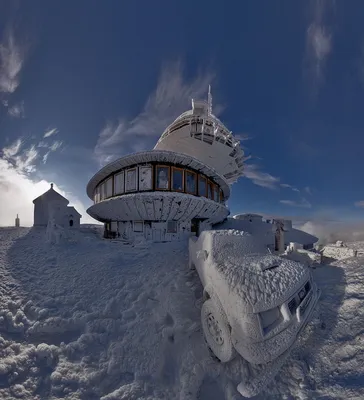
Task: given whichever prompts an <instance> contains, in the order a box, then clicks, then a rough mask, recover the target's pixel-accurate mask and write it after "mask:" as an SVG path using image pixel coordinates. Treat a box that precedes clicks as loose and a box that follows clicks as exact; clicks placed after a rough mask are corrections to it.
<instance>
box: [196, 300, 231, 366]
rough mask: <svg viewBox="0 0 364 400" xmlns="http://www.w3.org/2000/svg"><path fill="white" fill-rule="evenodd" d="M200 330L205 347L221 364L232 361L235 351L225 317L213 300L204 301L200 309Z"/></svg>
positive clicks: (219, 306)
mask: <svg viewBox="0 0 364 400" xmlns="http://www.w3.org/2000/svg"><path fill="white" fill-rule="evenodd" d="M201 323H202V330H203V334H204V336H205V340H206V342H207V345H208V346H209V348H210V349H211V351H212V352H213V353H214V354H215V356H216V357H217V358H218V359H219V360H220V361H221V362H223V363H226V362H228V361H230V360H232V359H233V358H234V356H235V349H234V346H233V344H232V342H231V335H230V329H229V324H228V320H227V317H226V315H225V312H224V310H223V309H222V307H221V305H220V304H217V302H216V301H214V300H213V299H208V300H206V301H205V302H204V303H203V305H202V309H201Z"/></svg>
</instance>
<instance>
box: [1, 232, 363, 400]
mask: <svg viewBox="0 0 364 400" xmlns="http://www.w3.org/2000/svg"><path fill="white" fill-rule="evenodd" d="M45 237H46V234H45V230H43V229H31V228H1V229H0V273H1V277H2V279H1V282H0V398H3V399H15V398H23V399H60V398H62V399H83V400H94V399H102V400H113V399H114V400H122V399H128V400H133V399H135V400H137V399H138V400H139V399H140V400H143V399H144V400H146V399H148V400H149V399H150V400H151V399H186V400H187V399H190V400H193V399H200V400H218V399H241V398H242V397H241V395H240V394H239V393H238V392H237V390H236V387H237V385H238V383H239V382H240V381H243V382H245V385H246V387H247V388H248V389H249V387H250V386H249V385H254V384H256V383H257V382H258V383H259V379H257V378H259V376H260V375H259V373H260V372H261V371H263V372H264V374H263V375H262V376H264V377H265V378H266V377H267V376H268V377H269V373H268V374H267V372H269V369H267V368H266V367H257V366H252V365H249V364H248V363H246V362H244V361H243V360H241V359H239V358H237V359H235V360H233V361H232V362H230V363H228V364H220V363H218V362H216V361H215V360H214V359H213V358H211V356H210V354H209V352H208V350H207V348H206V345H205V343H204V340H203V337H202V333H201V324H200V309H201V297H202V287H201V284H200V282H199V280H198V277H197V274H196V272H195V271H189V270H188V268H187V265H188V259H187V255H188V251H187V244H178V243H165V244H163V243H161V244H154V245H153V246H152V247H151V246H148V245H143V244H141V245H139V246H136V247H131V246H125V245H122V244H121V243H119V242H113V241H109V240H102V239H101V238H100V237H99V236H98V235H97V231H96V230H92V229H87V228H83V229H82V232H80V233H78V232H75V233H74V234H73V235H69V236H68V237H67V238H63V239H62V240H61V241H60V243H59V244H51V243H47V242H46V241H45ZM357 246H358V247H360V246H361V245H360V244H358V243H357ZM362 248H364V243H363V244H362ZM363 264H364V259H363V258H360V257H358V258H355V259H349V260H345V261H342V262H340V263H336V264H335V265H334V264H332V265H329V266H322V267H319V268H317V269H316V270H314V271H313V273H314V276H315V279H316V281H317V282H318V284H319V286H320V287H321V289H322V295H321V299H320V302H319V306H318V308H317V311H316V313H315V318H314V320H313V321H312V323H310V324H309V325H308V326H307V328H306V330H305V331H304V333H303V335H302V337H301V339H300V341H299V343H297V346H296V348H295V349H294V350H293V351H292V353H291V355H290V356H289V357H288V359H286V358H285V357H283V358H282V359H281V360H278V362H277V363H275V365H274V366H273V367H272V369H271V375H272V376H273V375H274V374H275V373H276V371H277V368H279V367H280V366H281V364H283V367H282V368H281V370H280V372H279V373H278V374H277V375H276V377H275V378H274V379H273V380H272V381H271V383H269V384H268V386H267V387H266V388H265V389H264V390H263V392H261V393H260V394H259V395H257V396H256V397H255V399H316V398H317V399H340V398H346V399H362V398H364V341H363V339H364V335H363V333H364V285H363V284H362V282H363V279H364V270H363ZM248 391H249V390H248Z"/></svg>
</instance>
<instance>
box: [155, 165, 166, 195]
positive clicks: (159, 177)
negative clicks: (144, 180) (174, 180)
mask: <svg viewBox="0 0 364 400" xmlns="http://www.w3.org/2000/svg"><path fill="white" fill-rule="evenodd" d="M155 187H156V189H157V190H168V189H169V167H167V166H162V165H157V167H156V174H155Z"/></svg>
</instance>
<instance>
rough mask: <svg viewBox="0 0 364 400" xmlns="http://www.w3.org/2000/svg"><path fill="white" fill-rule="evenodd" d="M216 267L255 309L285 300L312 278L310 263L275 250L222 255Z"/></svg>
mask: <svg viewBox="0 0 364 400" xmlns="http://www.w3.org/2000/svg"><path fill="white" fill-rule="evenodd" d="M215 268H216V270H217V272H218V273H219V275H220V277H221V278H222V279H223V280H224V281H226V283H227V284H228V286H229V289H230V291H231V292H234V293H236V294H237V295H238V296H239V297H241V298H242V300H243V301H245V302H249V304H250V305H251V306H252V308H253V311H254V312H260V311H264V310H268V309H270V308H273V307H275V306H278V305H280V304H282V303H283V302H284V301H286V300H287V299H288V298H289V297H290V296H291V295H292V294H293V293H295V292H296V291H297V290H298V289H299V288H300V287H301V286H302V285H303V284H304V283H305V282H306V281H307V280H308V279H309V270H308V268H307V267H305V266H304V265H302V264H301V263H298V262H297V261H292V260H288V259H285V258H282V257H279V256H276V255H273V254H267V255H257V254H255V255H254V254H249V255H246V256H244V257H239V258H238V259H236V258H235V257H227V258H225V259H222V258H220V259H217V260H215Z"/></svg>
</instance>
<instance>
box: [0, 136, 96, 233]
mask: <svg viewBox="0 0 364 400" xmlns="http://www.w3.org/2000/svg"><path fill="white" fill-rule="evenodd" d="M44 152H46V153H45V154H44ZM50 152H51V151H50V150H49V149H47V148H45V147H39V146H36V145H34V144H32V145H30V146H29V145H28V146H27V147H25V141H24V140H21V139H17V140H16V141H15V142H14V143H11V144H10V145H9V146H7V147H5V148H3V149H2V150H0V191H1V207H0V226H9V225H14V220H15V217H16V214H19V217H20V223H21V225H22V226H31V225H32V224H33V211H34V210H33V207H34V206H33V203H32V200H33V199H35V198H36V197H38V196H39V195H41V194H42V193H44V192H45V191H46V190H48V189H49V182H48V181H47V180H44V179H40V180H39V179H38V180H35V179H33V175H32V174H31V173H33V172H35V171H36V170H37V166H38V164H39V162H41V161H44V158H45V160H46V159H47V157H48V155H49V153H50ZM55 189H56V190H57V191H58V192H59V193H61V194H62V195H64V196H66V197H67V198H68V199H69V200H70V203H71V204H72V205H74V206H75V207H76V209H77V210H78V211H79V212H80V213H81V214H82V220H81V221H82V222H83V223H87V222H90V223H95V222H96V221H95V220H93V219H92V218H91V217H89V216H88V214H87V213H86V208H85V207H84V205H83V204H82V203H81V202H80V201H79V200H78V199H77V197H75V196H73V195H72V194H70V193H65V191H64V190H62V189H60V188H59V187H57V186H56V185H55Z"/></svg>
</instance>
